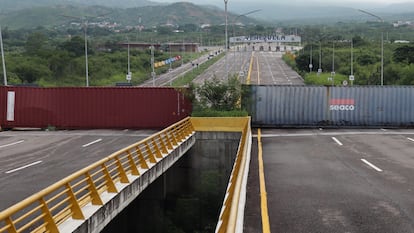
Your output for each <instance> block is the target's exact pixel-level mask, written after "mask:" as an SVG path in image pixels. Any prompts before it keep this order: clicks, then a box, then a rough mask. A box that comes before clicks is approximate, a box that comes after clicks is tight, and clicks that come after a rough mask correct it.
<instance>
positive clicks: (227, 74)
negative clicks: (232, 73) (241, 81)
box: [224, 0, 229, 80]
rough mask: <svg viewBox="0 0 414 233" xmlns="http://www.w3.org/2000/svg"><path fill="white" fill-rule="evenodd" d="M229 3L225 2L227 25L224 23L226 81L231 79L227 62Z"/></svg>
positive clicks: (227, 0) (225, 0) (226, 0)
mask: <svg viewBox="0 0 414 233" xmlns="http://www.w3.org/2000/svg"><path fill="white" fill-rule="evenodd" d="M228 2H229V0H224V15H225V23H224V27H225V28H224V37H225V38H224V39H225V43H224V44H225V46H226V47H225V49H224V52H225V53H226V54H225V56H224V57H225V63H226V80H227V79H228V78H229V67H228V62H227V47H228V44H227V43H228V35H227V20H228V17H227V3H228Z"/></svg>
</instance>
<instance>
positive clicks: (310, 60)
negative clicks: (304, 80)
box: [309, 45, 313, 73]
mask: <svg viewBox="0 0 414 233" xmlns="http://www.w3.org/2000/svg"><path fill="white" fill-rule="evenodd" d="M312 52H313V51H312V45H311V47H310V55H309V72H310V73H312V68H313V64H312V55H313V54H312Z"/></svg>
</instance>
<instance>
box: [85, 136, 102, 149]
mask: <svg viewBox="0 0 414 233" xmlns="http://www.w3.org/2000/svg"><path fill="white" fill-rule="evenodd" d="M100 141H102V138H100V139H97V140H95V141H93V142H90V143H88V144H85V145H83V146H82V147H88V146H90V145H93V144H95V143H98V142H100Z"/></svg>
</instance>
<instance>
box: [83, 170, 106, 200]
mask: <svg viewBox="0 0 414 233" xmlns="http://www.w3.org/2000/svg"><path fill="white" fill-rule="evenodd" d="M86 178H87V182H88V189H89V191H90V192H91V193H90V196H91V199H92V205H103V201H102V199H101V196H100V195H99V192H98V190H97V189H96V186H95V183H94V182H93V179H92V177H91V175H90V174H89V172H87V173H86Z"/></svg>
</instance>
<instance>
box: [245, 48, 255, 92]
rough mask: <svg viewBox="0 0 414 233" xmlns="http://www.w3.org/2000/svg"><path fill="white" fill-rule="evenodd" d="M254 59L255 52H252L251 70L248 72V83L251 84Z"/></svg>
mask: <svg viewBox="0 0 414 233" xmlns="http://www.w3.org/2000/svg"><path fill="white" fill-rule="evenodd" d="M253 60H254V52H252V55H251V57H250V64H249V71H248V73H247V80H246V84H250V80H251V77H250V76H251V75H252V69H253Z"/></svg>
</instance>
